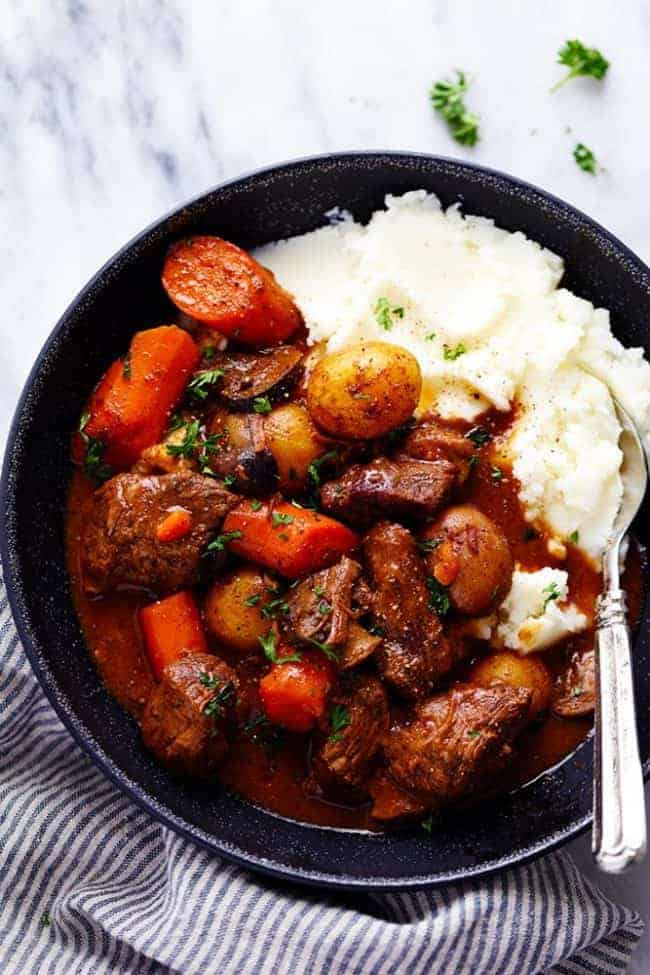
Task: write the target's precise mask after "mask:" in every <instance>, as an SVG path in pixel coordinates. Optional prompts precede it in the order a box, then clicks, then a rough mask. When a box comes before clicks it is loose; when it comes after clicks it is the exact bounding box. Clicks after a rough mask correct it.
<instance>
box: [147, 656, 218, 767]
mask: <svg viewBox="0 0 650 975" xmlns="http://www.w3.org/2000/svg"><path fill="white" fill-rule="evenodd" d="M236 700H237V677H236V676H235V673H234V671H233V670H232V669H231V668H230V667H229V666H228V665H227V664H226V663H224V662H223V660H220V659H219V658H218V657H214V656H212V654H208V653H187V654H184V655H182V656H180V657H179V658H178V660H175V661H174V662H173V663H171V664H168V665H167V666H166V667H165V670H164V671H163V677H162V680H161V682H160V683H159V684H157V685H156V686H155V687H154V689H153V691H152V692H151V694H150V695H149V700H148V701H147V705H146V707H145V710H144V715H143V718H142V738H143V740H144V743H145V745H146V746H147V748H149V749H150V751H152V752H153V753H154V755H155V756H156V758H157V759H158V760H159V761H160V762H161V763H162V764H163V765H165V766H166V767H167V768H169V769H171V770H172V771H173V772H176V773H178V774H180V775H187V776H193V777H199V778H207V777H209V776H210V775H212V774H214V772H215V770H216V768H217V766H218V764H219V762H220V761H221V760H222V759H223V757H224V756H225V754H226V752H227V750H228V742H227V740H226V737H225V735H224V723H225V721H226V720H227V719H228V718H229V717H231V716H232V714H233V709H234V706H235V704H236Z"/></svg>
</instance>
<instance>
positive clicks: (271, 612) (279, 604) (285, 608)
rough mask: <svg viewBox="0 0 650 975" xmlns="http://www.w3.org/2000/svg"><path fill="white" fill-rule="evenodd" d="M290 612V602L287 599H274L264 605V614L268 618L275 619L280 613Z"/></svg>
mask: <svg viewBox="0 0 650 975" xmlns="http://www.w3.org/2000/svg"><path fill="white" fill-rule="evenodd" d="M288 612H289V603H288V602H286V600H284V599H282V598H280V599H272V600H271V602H270V603H267V604H266V606H263V607H262V616H264V617H265V619H267V620H274V619H275V618H276V616H277V615H278V613H281V614H283V615H284V614H286V613H288Z"/></svg>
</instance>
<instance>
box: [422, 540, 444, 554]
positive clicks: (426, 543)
mask: <svg viewBox="0 0 650 975" xmlns="http://www.w3.org/2000/svg"><path fill="white" fill-rule="evenodd" d="M441 543H442V538H423V539H421V541H419V542H416V543H415V544H416V545H417V547H418V552H420V553H421V554H422V555H428V554H429V552H433V550H434V549H436V548H438V546H439V545H440V544H441Z"/></svg>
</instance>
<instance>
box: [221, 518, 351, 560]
mask: <svg viewBox="0 0 650 975" xmlns="http://www.w3.org/2000/svg"><path fill="white" fill-rule="evenodd" d="M256 509H257V510H256ZM222 531H223V533H224V534H230V533H236V534H235V535H234V537H233V538H232V540H231V541H230V542H229V546H228V547H229V548H230V551H231V552H234V553H235V555H239V556H240V557H241V558H243V559H247V560H248V561H250V562H256V563H257V564H258V565H263V566H264V567H265V568H267V569H271V570H273V571H275V572H279V573H281V574H282V575H284V576H288V577H289V578H290V579H291V578H295V577H296V576H301V575H305V574H306V573H308V572H315V571H316V570H317V569H322V568H324V567H325V566H327V565H332V564H333V563H334V562H337V561H338V560H339V559H340V558H341V556H342V555H345V554H346V552H349V551H350V550H351V549H353V548H356V547H357V545H358V544H359V536H358V535H357V534H356V533H355V532H353V531H351V530H350V529H349V528H348V527H347V526H346V525H343V524H341V522H340V521H336V520H335V519H334V518H328V517H327V516H326V515H321V514H320V513H319V512H317V511H312V510H311V509H310V508H296V507H295V506H294V505H292V504H288V503H287V502H283V503H280V504H270V503H268V502H266V503H264V504H262V505H260V503H259V502H255V501H253V502H251V501H243V502H242V503H241V504H239V505H237V507H235V508H233V509H232V510H231V511H230V512H229V513H228V515H227V516H226V519H225V521H224V523H223V528H222Z"/></svg>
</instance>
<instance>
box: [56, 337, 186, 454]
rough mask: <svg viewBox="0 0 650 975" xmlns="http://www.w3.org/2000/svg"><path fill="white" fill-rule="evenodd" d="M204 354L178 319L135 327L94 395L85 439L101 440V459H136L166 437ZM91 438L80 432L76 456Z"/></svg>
mask: <svg viewBox="0 0 650 975" xmlns="http://www.w3.org/2000/svg"><path fill="white" fill-rule="evenodd" d="M199 358H200V353H199V350H198V349H197V347H196V345H195V344H194V341H193V340H192V338H191V337H190V335H188V333H187V332H185V331H183V329H181V328H178V327H177V326H176V325H161V326H160V327H159V328H151V329H147V330H146V331H144V332H136V334H135V335H134V336H133V339H132V341H131V347H130V349H129V352H128V354H127V356H126V358H125V359H124V360H121V359H118V360H117V361H116V362H114V363H113V364H112V365H111V366H110V367H109V368H108V370H107V372H106V373H105V375H104V377H103V379H102V380H101V381H100V383H99V385H98V386H97V387H96V389H95V391H94V393H93V395H92V396H91V399H90V403H89V405H88V411H87V412H88V419H87V422H86V423H85V425H84V429H83V433H84V435H85V438H86V443H87V439H88V438H92V439H95V440H98V441H100V443H101V444H102V445H103V447H104V451H103V458H102V459H103V461H104V462H105V463H107V464H108V465H110V467H112V468H115V469H120V468H126V467H130V466H131V465H132V464H134V463H135V462H136V460H137V459H138V457H139V456H140V454H141V452H142V451H143V450H144V449H145V447H151V446H152V445H153V444H155V443H157V442H158V441H159V440H160V438H161V437H162V435H163V433H164V431H165V428H166V426H167V423H168V420H169V415H170V413H171V411H172V410H173V408H174V407H175V406H176V404H177V403H178V401H179V399H180V398H181V396H182V395H183V392H184V390H185V387H186V386H187V382H188V380H189V377H190V376H191V374H192V372H193V371H194V369H195V368H196V366H197V364H198V362H199ZM86 443H84V438H82V437H81V436H78V438H77V440H76V442H75V444H74V447H73V450H74V456H75V459H76V460H77V461H80V460H81V459H82V458H83V457H84V455H85V449H86Z"/></svg>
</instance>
